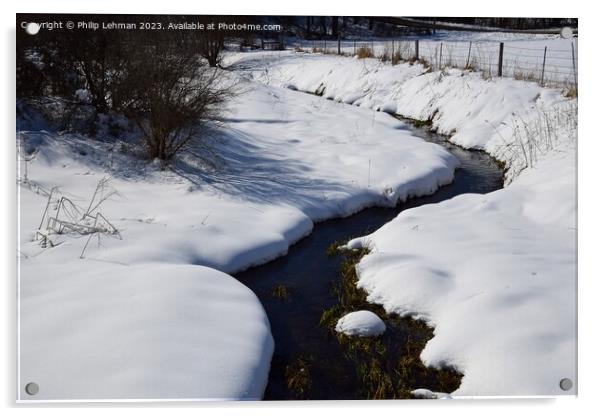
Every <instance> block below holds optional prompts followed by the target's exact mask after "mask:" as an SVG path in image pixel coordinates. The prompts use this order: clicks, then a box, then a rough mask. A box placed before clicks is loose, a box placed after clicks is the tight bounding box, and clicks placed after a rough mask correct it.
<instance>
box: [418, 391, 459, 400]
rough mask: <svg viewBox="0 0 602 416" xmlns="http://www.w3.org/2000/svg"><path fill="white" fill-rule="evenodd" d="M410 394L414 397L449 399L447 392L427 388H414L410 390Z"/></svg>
mask: <svg viewBox="0 0 602 416" xmlns="http://www.w3.org/2000/svg"><path fill="white" fill-rule="evenodd" d="M412 396H413V397H415V398H416V399H451V398H452V396H450V395H449V394H447V393H441V392H438V391H431V390H429V389H416V390H412Z"/></svg>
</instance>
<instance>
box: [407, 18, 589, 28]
mask: <svg viewBox="0 0 602 416" xmlns="http://www.w3.org/2000/svg"><path fill="white" fill-rule="evenodd" d="M414 19H416V20H423V21H424V22H425V24H429V23H432V22H433V20H435V21H437V22H442V23H443V22H445V23H461V24H465V25H474V26H481V27H497V28H501V29H517V30H530V29H551V28H559V27H564V26H570V27H576V26H577V19H575V18H548V17H437V18H433V17H416V18H414Z"/></svg>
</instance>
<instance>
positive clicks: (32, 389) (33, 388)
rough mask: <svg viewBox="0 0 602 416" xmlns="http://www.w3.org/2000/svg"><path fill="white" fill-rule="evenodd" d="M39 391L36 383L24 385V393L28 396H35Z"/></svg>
mask: <svg viewBox="0 0 602 416" xmlns="http://www.w3.org/2000/svg"><path fill="white" fill-rule="evenodd" d="M39 391H40V386H38V385H37V384H36V383H27V384H26V385H25V392H26V393H27V394H29V395H30V396H35V395H36V394H38V392H39Z"/></svg>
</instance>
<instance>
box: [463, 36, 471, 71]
mask: <svg viewBox="0 0 602 416" xmlns="http://www.w3.org/2000/svg"><path fill="white" fill-rule="evenodd" d="M471 50H472V42H470V43H469V44H468V58H466V66H465V67H464V69H468V65H470V51H471Z"/></svg>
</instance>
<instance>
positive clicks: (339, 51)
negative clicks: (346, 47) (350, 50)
mask: <svg viewBox="0 0 602 416" xmlns="http://www.w3.org/2000/svg"><path fill="white" fill-rule="evenodd" d="M340 54H341V34H340V33H339V43H338V48H337V55H340Z"/></svg>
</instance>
